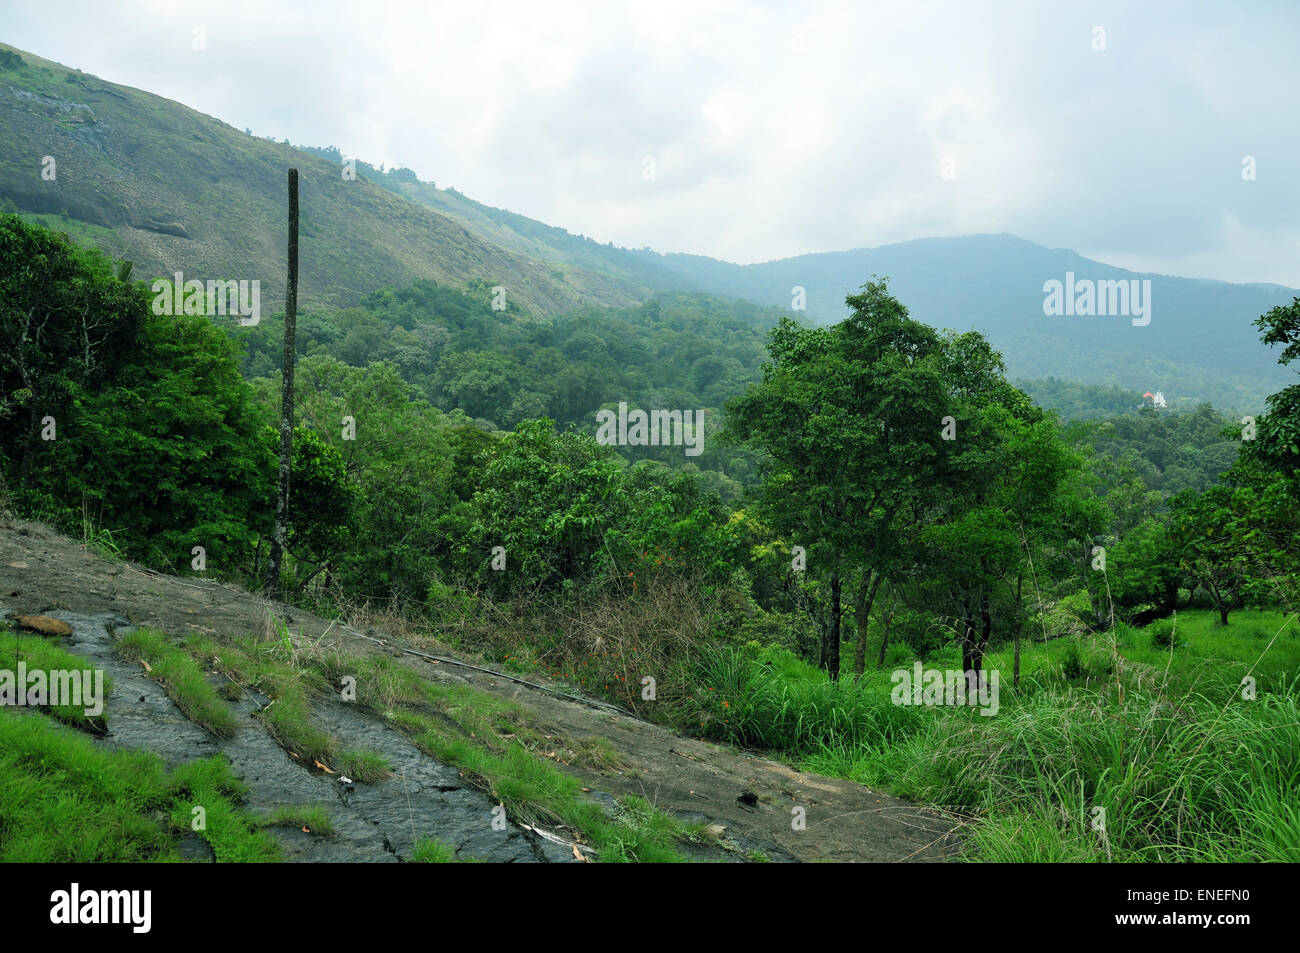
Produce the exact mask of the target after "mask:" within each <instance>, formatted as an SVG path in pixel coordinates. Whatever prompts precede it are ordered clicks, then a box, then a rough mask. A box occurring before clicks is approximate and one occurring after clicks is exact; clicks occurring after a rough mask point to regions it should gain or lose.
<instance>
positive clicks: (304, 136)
mask: <svg viewBox="0 0 1300 953" xmlns="http://www.w3.org/2000/svg"><path fill="white" fill-rule="evenodd" d="M0 40H3V41H4V42H6V43H10V44H12V45H14V46H17V47H19V48H21V49H24V50H27V51H30V52H33V53H36V54H37V55H39V56H43V57H45V58H47V59H51V60H55V61H57V62H59V63H62V64H64V65H66V66H69V67H75V68H80V69H81V70H83V71H85V72H88V73H93V74H95V75H97V76H99V77H100V78H102V79H106V80H109V81H111V82H116V83H121V84H124V85H128V86H134V87H138V88H140V89H144V90H147V91H149V92H152V93H156V94H158V95H160V96H164V97H166V98H168V99H174V100H177V101H179V102H182V103H185V104H186V105H188V106H191V107H193V108H195V109H197V110H199V111H200V112H203V113H207V114H209V115H211V116H215V117H216V118H218V119H220V120H222V121H224V122H227V123H229V124H230V125H232V126H234V127H236V128H238V129H245V128H249V129H251V130H252V131H253V132H254V134H256V135H260V136H270V137H274V138H276V139H277V140H283V139H288V140H290V141H291V142H293V143H295V144H304V145H318V146H325V145H333V146H337V147H338V148H340V149H341V150H342V151H343V152H344V154H345V155H354V156H357V157H359V158H361V159H363V160H365V161H367V162H371V163H373V164H375V165H379V164H380V163H383V164H385V165H387V166H390V167H392V166H405V167H408V168H410V169H412V170H414V171H415V172H416V174H417V175H419V177H420V178H421V179H423V180H425V181H434V182H436V183H437V184H438V185H439V186H440V187H446V186H452V187H455V188H456V189H457V190H459V191H461V192H463V193H465V194H466V195H468V196H470V197H471V198H474V199H476V200H478V201H480V202H483V203H485V204H487V205H492V206H496V207H500V208H507V209H510V210H511V211H514V212H518V213H521V214H523V215H527V216H530V217H532V218H536V219H540V220H541V221H544V222H546V223H548V224H551V225H558V226H560V227H563V228H566V229H568V230H569V231H571V232H574V233H578V234H583V235H587V236H589V237H591V238H593V239H595V240H597V241H600V242H613V243H614V244H616V245H622V246H626V247H631V248H642V247H649V248H653V249H654V250H656V251H660V252H690V253H694V254H702V255H711V256H713V257H716V258H721V259H725V260H728V261H735V262H740V263H750V262H756V261H767V260H771V259H777V258H786V257H790V256H793V255H799V254H803V253H807V252H820V251H839V250H845V249H850V248H862V247H873V246H877V245H883V244H889V243H893V242H900V241H907V240H909V239H914V238H927V237H934V236H950V235H963V234H972V233H998V232H1009V233H1012V234H1015V235H1018V236H1020V237H1022V238H1026V239H1029V240H1030V241H1034V242H1038V243H1040V244H1043V245H1046V246H1048V247H1052V248H1070V249H1073V250H1075V251H1078V252H1080V253H1081V254H1084V255H1086V256H1088V257H1090V258H1095V259H1099V260H1101V261H1105V262H1108V263H1111V264H1115V265H1119V266H1121V267H1126V268H1131V269H1134V270H1140V271H1153V272H1157V273H1161V274H1174V275H1183V276H1189V277H1200V278H1217V279H1221V280H1225V281H1238V282H1244V281H1268V282H1276V283H1278V284H1284V285H1288V286H1291V287H1300V215H1297V214H1296V213H1297V211H1298V210H1300V122H1297V118H1298V116H1300V110H1298V109H1297V106H1300V53H1298V52H1297V50H1300V3H1295V2H1278V3H1266V2H1234V3H1218V4H1199V3H1188V2H1181V3H1163V2H1143V3H1136V2H1135V3H1071V2H1062V0H1052V2H1038V3H1013V2H979V0H971V2H945V3H896V2H895V3H888V4H883V3H865V2H852V0H840V2H825V3H823V2H816V0H810V2H800V3H778V2H740V0H719V2H711V0H689V2H687V0H650V2H645V0H635V2H617V0H605V2H601V0H592V2H587V3H578V2H569V0H547V2H545V3H538V2H496V0H473V2H468V3H461V2H449V3H396V2H394V3H385V2H382V0H345V2H335V0H318V2H314V3H310V4H301V5H297V4H281V3H275V2H272V0H222V2H220V3H194V4H191V3H167V2H160V0H138V2H122V3H115V2H112V0H92V2H80V0H77V2H59V0H52V2H44V3H31V2H27V0H23V2H17V0H0ZM200 41H201V42H200ZM196 47H200V48H196Z"/></svg>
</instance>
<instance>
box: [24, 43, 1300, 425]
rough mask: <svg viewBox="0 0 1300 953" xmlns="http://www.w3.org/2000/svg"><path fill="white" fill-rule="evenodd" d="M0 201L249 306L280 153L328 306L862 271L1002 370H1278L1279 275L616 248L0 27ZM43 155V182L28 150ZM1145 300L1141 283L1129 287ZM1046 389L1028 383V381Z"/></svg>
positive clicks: (1253, 386) (839, 311) (1108, 380)
mask: <svg viewBox="0 0 1300 953" xmlns="http://www.w3.org/2000/svg"><path fill="white" fill-rule="evenodd" d="M0 146H2V148H0V209H8V210H15V211H19V212H21V213H23V214H24V215H25V216H26V217H28V218H30V219H34V220H37V221H40V222H41V223H42V224H45V225H49V226H51V227H55V228H58V229H60V230H63V231H66V232H68V233H69V234H70V235H72V237H74V238H76V239H78V240H80V241H83V242H86V243H91V244H95V245H98V246H99V247H101V248H103V249H104V250H106V251H108V252H109V253H110V254H113V255H116V256H118V257H124V258H128V259H130V260H132V261H134V263H135V272H134V273H135V275H136V277H139V278H144V279H151V278H154V277H159V276H164V275H171V274H172V273H173V272H175V271H183V272H184V273H185V274H186V276H187V277H199V278H205V279H206V278H245V277H247V278H260V279H261V280H262V285H263V289H262V298H263V307H264V310H268V311H274V310H276V308H277V307H278V306H279V304H280V302H282V300H283V298H282V295H283V288H284V235H285V224H284V220H285V169H286V168H287V167H289V166H290V165H293V166H297V167H298V168H299V171H300V183H301V184H300V191H301V203H302V217H301V235H302V245H301V253H300V254H301V266H300V270H301V292H300V297H301V300H302V302H303V304H304V305H305V306H307V307H311V306H319V307H325V308H337V307H344V306H349V305H353V304H356V303H358V302H359V301H361V300H362V299H363V298H364V297H365V296H366V295H368V294H369V293H371V292H373V291H375V290H376V289H379V288H384V287H391V288H402V287H406V286H408V285H410V284H411V283H412V282H414V281H416V280H418V279H433V280H435V281H437V282H440V283H443V284H449V285H452V286H455V287H459V288H474V289H477V291H476V293H480V294H486V293H487V291H486V288H487V287H490V286H492V285H496V284H500V285H503V286H505V288H506V289H507V295H508V297H509V300H510V301H511V303H512V304H518V305H522V307H523V308H524V309H526V310H527V311H529V312H530V313H532V314H534V315H537V316H541V317H549V316H555V315H558V314H562V313H568V312H572V311H574V310H576V309H578V308H580V307H583V306H587V305H599V306H605V307H628V306H633V305H636V304H640V303H643V302H645V301H647V300H649V299H650V298H652V297H655V296H656V295H660V294H677V293H681V292H704V293H708V294H713V295H721V296H728V297H735V298H742V299H747V300H749V301H753V302H756V303H759V304H764V305H775V306H777V307H780V308H782V309H789V308H791V306H792V302H793V298H794V289H795V288H796V287H798V288H802V289H803V290H804V294H805V299H806V316H807V317H809V318H811V319H813V320H815V321H819V322H831V321H836V320H838V319H839V318H841V317H843V316H844V314H846V313H847V311H846V307H845V305H844V296H845V295H846V294H848V293H850V292H852V291H854V290H856V289H857V288H859V287H860V286H861V285H862V283H863V282H865V281H867V280H868V279H869V278H870V277H871V276H872V275H873V274H875V275H880V276H887V277H888V278H889V279H890V290H891V291H892V292H893V293H894V294H895V295H896V296H897V297H898V298H899V299H900V300H901V301H903V302H904V303H905V304H906V305H907V306H908V308H909V310H910V311H911V314H912V316H913V317H915V318H917V319H918V320H921V321H924V322H926V323H928V324H931V325H932V326H934V327H937V328H953V329H956V330H966V329H969V328H974V329H977V330H980V331H982V332H984V333H985V334H986V335H987V336H988V338H989V339H990V340H991V341H992V343H993V344H994V346H995V347H997V348H998V349H999V350H1001V351H1002V352H1003V354H1004V355H1005V357H1006V360H1007V366H1008V371H1009V375H1010V376H1011V377H1012V378H1013V379H1036V380H1047V379H1056V380H1058V381H1063V380H1068V381H1077V382H1080V383H1084V384H1089V385H1098V386H1103V387H1118V388H1121V389H1123V390H1124V391H1128V392H1136V393H1138V394H1141V393H1143V392H1145V391H1153V392H1154V391H1162V392H1163V393H1164V395H1165V397H1166V398H1167V400H1168V402H1169V406H1170V407H1186V406H1193V405H1195V404H1197V403H1199V402H1200V401H1204V400H1209V401H1212V402H1214V403H1215V404H1217V405H1219V406H1220V407H1223V408H1225V409H1229V410H1239V411H1242V412H1257V411H1259V410H1261V409H1262V407H1263V399H1264V397H1265V396H1266V395H1267V394H1269V393H1272V392H1274V391H1276V390H1278V389H1279V387H1280V386H1281V385H1282V384H1283V383H1286V382H1289V381H1290V380H1291V378H1292V375H1291V373H1290V372H1288V371H1286V370H1285V369H1283V368H1280V367H1279V366H1278V365H1277V364H1276V363H1275V355H1274V354H1273V353H1271V352H1270V351H1269V350H1268V349H1267V348H1265V347H1264V346H1262V345H1261V344H1260V343H1259V339H1258V334H1257V332H1256V330H1255V329H1254V328H1253V327H1252V326H1251V322H1253V321H1254V320H1255V319H1256V318H1257V317H1258V316H1259V315H1261V314H1263V313H1264V312H1266V311H1268V310H1269V309H1270V308H1272V307H1274V306H1276V305H1279V304H1284V303H1286V302H1288V301H1289V300H1290V299H1291V298H1292V297H1293V296H1295V295H1296V294H1297V292H1296V291H1295V289H1290V288H1284V287H1282V286H1279V285H1266V284H1229V283H1226V282H1219V281H1206V280H1199V279H1191V278H1176V277H1170V276H1165V275H1154V274H1139V273H1135V272H1130V271H1126V270H1124V269H1122V268H1117V267H1115V266H1112V265H1107V264H1104V263H1102V262H1097V261H1093V260H1090V259H1088V258H1084V257H1083V256H1081V255H1079V254H1077V253H1075V252H1072V251H1068V250H1064V249H1049V248H1045V247H1043V246H1041V245H1037V244H1034V243H1033V242H1029V241H1025V240H1024V239H1020V238H1017V237H1015V236H1013V235H967V236H960V237H952V238H926V239H918V240H915V241H908V242H902V243H899V244H894V245H885V246H882V247H878V248H860V249H855V250H851V251H843V252H829V253H820V254H809V255H800V256H798V257H794V258H787V259H782V260H779V261H769V262H763V263H759V264H751V265H738V264H732V263H730V262H725V261H719V260H717V259H714V258H709V257H705V256H699V255H683V254H660V253H657V252H654V251H651V250H649V249H639V250H634V249H627V248H618V247H615V246H613V245H610V244H603V245H602V244H600V243H598V242H595V241H593V240H591V239H589V238H586V237H584V236H581V235H573V234H571V233H569V232H568V231H566V230H564V229H562V228H557V227H554V226H551V225H546V224H544V223H542V222H538V221H536V220H534V219H530V218H527V217H526V216H523V215H518V214H516V213H513V212H510V211H508V210H504V209H496V208H492V207H490V206H487V205H484V204H482V203H479V202H476V201H474V200H473V199H471V198H469V197H468V196H465V195H463V194H462V193H460V192H458V191H456V190H455V189H451V188H439V187H437V186H436V185H435V184H434V183H432V182H423V181H421V180H420V179H419V178H418V177H417V176H416V175H415V173H413V172H411V171H410V170H409V169H395V170H388V171H384V172H381V171H379V170H377V169H375V168H374V167H372V166H370V165H368V164H367V163H365V162H363V161H360V160H358V161H357V164H356V170H357V175H356V178H355V180H353V181H347V180H345V179H344V178H343V176H342V174H341V171H340V170H341V166H340V160H341V158H342V156H341V155H340V153H339V152H338V150H336V149H333V148H331V147H325V148H314V147H313V148H307V147H292V146H290V145H289V144H288V143H276V142H274V141H271V140H266V139H260V138H256V137H254V136H251V135H248V134H245V133H242V132H239V131H238V130H236V129H234V128H232V127H230V126H228V125H226V124H225V123H222V122H220V121H218V120H216V119H213V118H212V117H209V116H205V115H202V114H200V113H198V112H196V111H194V110H192V109H189V108H188V107H186V106H183V105H181V104H179V103H175V102H171V101H169V100H166V99H163V98H161V97H158V96H154V95H152V94H149V93H146V92H142V91H140V90H135V89H131V88H129V87H125V86H118V85H115V84H112V83H108V82H105V81H103V80H100V79H97V78H96V77H93V76H90V75H88V74H85V73H82V72H80V71H79V70H74V69H68V68H66V67H64V66H60V65H58V64H56V63H52V62H50V61H48V60H44V59H41V58H40V57H37V56H34V55H32V54H30V53H26V52H23V51H20V50H16V49H14V48H13V47H8V46H4V45H2V44H0ZM42 156H52V157H53V158H54V159H55V161H56V162H57V166H56V170H57V174H56V176H55V178H54V180H53V181H46V180H45V179H44V178H42V175H41V172H42V168H43V167H42V164H41V163H40V162H39V161H38V159H39V158H40V157H42ZM1069 275H1073V277H1074V280H1076V281H1083V280H1087V281H1091V282H1100V281H1127V282H1132V281H1137V282H1138V285H1137V287H1138V288H1139V289H1143V288H1145V287H1146V286H1145V285H1144V283H1145V282H1148V281H1149V282H1150V285H1149V287H1150V322H1149V323H1147V324H1145V325H1141V326H1135V325H1134V323H1133V322H1132V320H1130V318H1129V317H1128V316H1108V317H1095V316H1088V317H1084V316H1077V315H1059V316H1056V315H1053V316H1049V315H1047V314H1044V298H1045V293H1044V285H1045V283H1046V282H1049V281H1053V280H1055V281H1059V282H1062V283H1063V284H1064V283H1065V282H1066V281H1067V280H1068V278H1067V276H1069ZM1143 300H1144V303H1145V298H1144V299H1143ZM1049 389H1050V388H1049Z"/></svg>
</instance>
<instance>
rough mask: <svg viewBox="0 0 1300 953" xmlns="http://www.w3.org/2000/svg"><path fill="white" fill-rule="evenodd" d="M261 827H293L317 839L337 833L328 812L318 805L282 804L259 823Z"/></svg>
mask: <svg viewBox="0 0 1300 953" xmlns="http://www.w3.org/2000/svg"><path fill="white" fill-rule="evenodd" d="M258 823H259V824H261V825H262V826H263V827H294V828H298V829H299V830H301V829H302V828H304V827H305V828H307V833H309V834H315V835H316V836H317V837H333V836H334V835H335V834H336V833H337V832H336V831H335V829H334V821H333V820H332V819H331V818H330V816H329V812H328V811H326V810H325V808H323V807H321V806H320V805H319V804H282V805H280V806H279V807H277V808H276V809H275V810H273V811H271V813H270V814H268V815H267V816H266V817H264V818H262V819H261V820H260V821H259V822H258Z"/></svg>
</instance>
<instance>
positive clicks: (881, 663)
mask: <svg viewBox="0 0 1300 953" xmlns="http://www.w3.org/2000/svg"><path fill="white" fill-rule="evenodd" d="M897 608H898V591H897V590H896V589H895V588H894V587H893V586H892V585H891V586H890V587H889V611H888V612H887V613H885V618H884V620H883V625H882V626H881V629H882V632H881V637H880V654H879V655H878V656H877V657H876V668H878V669H879V668H884V667H885V651H886V650H887V649H888V648H889V624H890V623H891V622H893V621H894V611H895V610H896V609H897Z"/></svg>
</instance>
